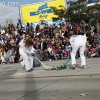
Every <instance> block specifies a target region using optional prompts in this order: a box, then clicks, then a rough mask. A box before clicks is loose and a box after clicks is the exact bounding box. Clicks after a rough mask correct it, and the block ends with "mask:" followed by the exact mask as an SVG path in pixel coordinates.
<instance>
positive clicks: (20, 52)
mask: <svg viewBox="0 0 100 100" xmlns="http://www.w3.org/2000/svg"><path fill="white" fill-rule="evenodd" d="M24 45H25V37H23V39H22V40H21V41H20V42H19V54H20V56H21V57H22V59H23V55H24V54H25V53H24V51H23V48H24ZM20 63H21V65H22V67H24V66H25V63H24V59H23V60H22V61H21V62H20Z"/></svg>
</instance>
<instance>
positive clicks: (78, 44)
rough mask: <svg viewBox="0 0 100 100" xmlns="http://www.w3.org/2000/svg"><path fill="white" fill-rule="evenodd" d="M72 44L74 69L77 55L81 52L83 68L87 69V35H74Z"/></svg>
mask: <svg viewBox="0 0 100 100" xmlns="http://www.w3.org/2000/svg"><path fill="white" fill-rule="evenodd" d="M70 44H71V46H72V53H71V62H72V68H73V69H75V64H76V59H75V57H76V53H77V51H78V50H79V53H80V58H81V66H82V67H83V68H86V59H85V55H84V50H85V46H86V35H85V34H84V35H73V36H71V38H70Z"/></svg>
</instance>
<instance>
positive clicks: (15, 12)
mask: <svg viewBox="0 0 100 100" xmlns="http://www.w3.org/2000/svg"><path fill="white" fill-rule="evenodd" d="M43 1H48V0H11V1H10V0H0V24H1V25H6V24H7V23H10V22H13V23H14V24H16V23H17V20H18V18H19V6H20V5H25V4H31V3H38V2H43ZM15 4H16V5H15ZM12 5H13V6H12Z"/></svg>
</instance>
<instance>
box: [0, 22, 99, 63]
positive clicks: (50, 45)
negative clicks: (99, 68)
mask: <svg viewBox="0 0 100 100" xmlns="http://www.w3.org/2000/svg"><path fill="white" fill-rule="evenodd" d="M80 31H81V32H82V31H83V32H84V31H85V33H86V36H87V43H86V48H85V50H84V53H85V56H86V57H100V33H98V32H97V29H96V27H94V26H88V25H85V26H84V25H83V23H82V22H81V23H80V24H71V22H66V23H61V24H59V25H46V24H44V23H41V24H40V25H38V24H37V25H36V27H33V26H32V23H30V24H29V23H27V25H26V28H24V27H22V26H20V24H19V23H18V24H17V25H16V26H14V25H13V24H9V25H8V27H6V28H2V29H1V31H0V63H2V64H5V63H18V61H19V46H18V44H19V42H20V41H21V39H22V38H23V36H24V35H26V34H28V35H29V36H30V37H31V38H32V39H33V41H34V42H33V47H34V48H35V49H36V50H39V51H40V55H41V60H45V61H46V60H58V59H59V60H60V59H61V60H62V59H68V58H70V50H71V45H70V43H69V36H70V35H71V34H74V35H76V34H77V33H78V32H80ZM79 42H81V41H79ZM76 57H77V58H79V53H78V52H77V55H76Z"/></svg>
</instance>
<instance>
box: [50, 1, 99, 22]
mask: <svg viewBox="0 0 100 100" xmlns="http://www.w3.org/2000/svg"><path fill="white" fill-rule="evenodd" d="M68 5H69V6H68V7H67V9H66V8H64V7H63V6H60V9H57V8H55V7H51V8H52V9H53V11H54V14H55V15H57V16H58V17H56V18H52V19H56V20H57V19H62V18H67V19H69V20H70V21H71V22H73V23H77V22H78V23H80V22H81V20H87V19H88V20H91V19H93V18H94V19H96V20H97V22H99V23H100V4H96V5H94V6H87V0H77V1H70V2H68Z"/></svg>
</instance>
